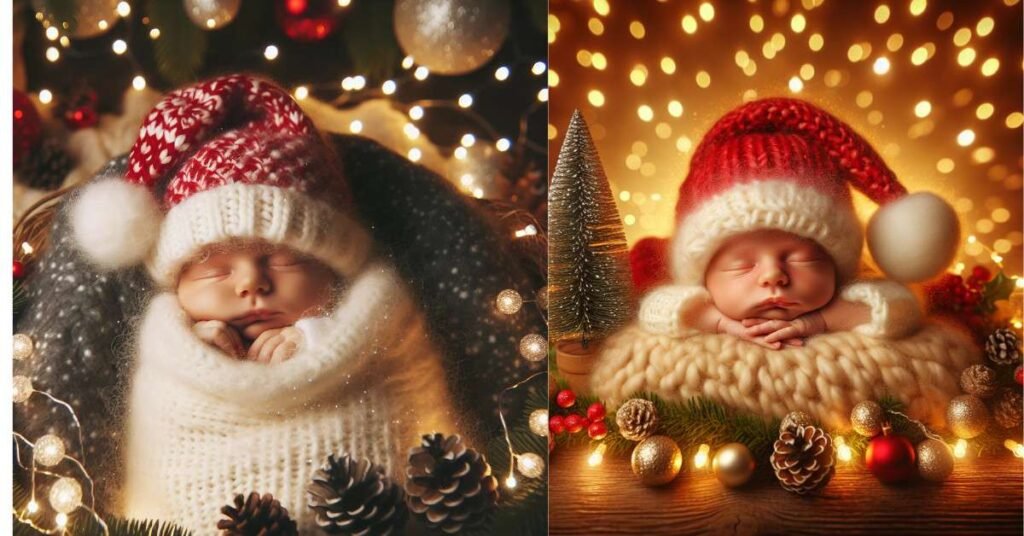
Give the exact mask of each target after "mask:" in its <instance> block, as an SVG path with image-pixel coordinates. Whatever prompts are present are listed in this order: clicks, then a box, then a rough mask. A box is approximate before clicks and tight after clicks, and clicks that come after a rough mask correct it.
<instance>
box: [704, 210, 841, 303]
mask: <svg viewBox="0 0 1024 536" xmlns="http://www.w3.org/2000/svg"><path fill="white" fill-rule="evenodd" d="M704 281H705V285H706V287H707V289H708V292H709V293H710V294H711V299H712V300H713V302H714V304H715V306H716V307H717V308H718V310H719V311H721V312H722V314H724V315H726V316H728V317H729V318H732V319H734V320H742V319H744V318H770V319H781V320H792V319H794V318H796V317H798V316H800V315H802V314H804V313H808V312H810V311H814V310H816V309H820V308H821V307H824V306H825V305H827V304H828V303H829V302H830V301H831V300H832V295H833V294H834V293H835V288H836V267H835V263H834V262H833V261H832V257H831V256H830V255H829V254H828V253H826V252H825V250H824V249H822V248H821V246H819V245H818V244H817V243H815V242H814V241H811V240H807V239H804V238H801V237H799V236H796V235H794V234H791V233H787V232H784V231H774V230H765V231H753V232H750V233H744V234H741V235H739V236H735V237H733V238H731V239H729V240H728V241H727V242H726V243H725V244H723V245H722V247H720V248H719V249H718V251H717V252H716V253H715V256H714V258H712V259H711V262H710V263H709V264H708V269H707V272H706V273H705V276H704Z"/></svg>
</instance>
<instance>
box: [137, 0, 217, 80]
mask: <svg viewBox="0 0 1024 536" xmlns="http://www.w3.org/2000/svg"><path fill="white" fill-rule="evenodd" d="M146 13H147V14H148V15H149V18H150V20H151V21H152V24H153V26H154V27H155V28H160V39H157V40H156V41H154V42H153V46H154V51H155V54H156V62H157V69H159V71H160V74H161V75H162V76H163V77H164V78H166V79H167V80H168V81H169V82H171V83H172V84H174V85H179V84H184V83H185V82H190V81H192V80H193V79H194V78H195V76H196V73H198V72H199V69H200V68H201V67H202V66H203V62H204V61H205V59H206V48H207V44H208V40H209V36H207V34H206V32H205V31H204V30H202V29H201V28H199V27H198V26H196V25H195V24H193V23H192V21H191V20H189V18H188V15H187V14H186V13H185V9H184V8H183V7H182V5H181V2H166V1H161V0H148V1H147V2H146Z"/></svg>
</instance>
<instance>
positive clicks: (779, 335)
mask: <svg viewBox="0 0 1024 536" xmlns="http://www.w3.org/2000/svg"><path fill="white" fill-rule="evenodd" d="M799 337H800V330H799V329H797V328H795V327H793V326H788V327H784V328H782V329H780V330H778V331H776V332H774V333H771V334H769V335H768V336H767V337H765V338H764V340H765V341H766V342H776V341H784V340H786V339H796V338H799Z"/></svg>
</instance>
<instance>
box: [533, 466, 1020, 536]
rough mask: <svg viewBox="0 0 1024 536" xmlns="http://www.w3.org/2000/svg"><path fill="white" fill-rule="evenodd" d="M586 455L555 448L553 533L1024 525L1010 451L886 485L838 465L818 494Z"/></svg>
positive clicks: (768, 480) (918, 530) (1001, 528)
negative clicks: (937, 480) (931, 479)
mask: <svg viewBox="0 0 1024 536" xmlns="http://www.w3.org/2000/svg"><path fill="white" fill-rule="evenodd" d="M587 455H588V451H586V450H584V449H581V448H564V449H556V450H555V452H553V453H552V454H551V461H550V480H549V482H550V484H549V485H550V488H549V490H550V491H549V493H550V503H549V504H550V513H549V519H550V521H549V523H550V533H551V534H586V535H594V534H643V535H654V534H766V533H767V534H779V533H784V534H811V533H813V534H825V533H829V532H832V533H842V534H856V533H872V534H986V535H990V534H1015V535H1018V536H1019V535H1020V534H1022V533H1024V511H1022V510H1024V460H1022V459H1020V458H1014V457H1013V456H1012V455H1010V454H1009V451H1007V452H1006V453H1005V454H1003V453H998V454H997V453H991V454H988V455H987V456H985V457H982V458H975V459H970V458H966V459H963V460H957V467H956V469H955V470H954V472H953V475H952V476H951V477H950V479H949V480H947V481H946V482H944V483H941V484H931V483H927V482H923V481H915V482H912V483H909V484H906V485H903V486H886V485H883V484H882V483H880V482H879V481H878V480H876V479H875V478H874V476H872V475H871V473H869V472H867V470H866V469H863V468H858V467H853V466H840V467H839V468H838V470H837V471H836V474H835V476H834V477H833V479H832V481H831V482H830V483H829V484H828V486H827V487H826V488H825V489H824V490H823V492H822V493H821V494H820V495H818V496H815V497H801V496H798V495H795V494H792V493H789V492H786V491H785V490H783V489H782V488H781V487H780V486H779V485H778V483H777V482H776V481H775V480H774V477H773V476H772V475H771V474H760V473H759V476H760V478H759V479H756V480H752V481H751V482H749V483H748V484H747V485H746V486H744V487H742V488H738V489H729V488H726V487H724V486H722V485H721V484H719V483H718V481H717V480H716V479H715V477H714V475H712V474H711V473H710V471H706V472H704V471H701V472H683V473H680V475H679V477H677V478H676V479H675V480H674V481H673V482H672V483H670V484H668V485H666V486H663V487H659V488H648V487H644V486H643V485H641V484H640V483H639V481H638V480H637V479H636V478H635V477H634V476H633V473H632V471H631V470H630V467H629V459H628V456H627V457H613V456H605V459H604V463H602V464H601V465H600V466H598V467H590V466H588V465H587V460H586V459H587ZM689 462H690V463H691V464H692V460H689Z"/></svg>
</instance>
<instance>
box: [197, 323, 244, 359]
mask: <svg viewBox="0 0 1024 536" xmlns="http://www.w3.org/2000/svg"><path fill="white" fill-rule="evenodd" d="M192 331H193V332H195V334H196V336H197V337H199V340H201V341H203V342H205V343H206V344H209V345H211V346H214V347H216V348H219V349H220V350H221V351H222V352H224V353H225V354H228V355H229V356H232V357H242V356H244V355H245V345H244V344H243V343H242V336H241V335H239V334H238V332H237V331H235V328H233V327H231V326H229V325H228V324H227V323H226V322H223V321H220V320H201V321H199V322H196V323H195V324H193V325H192Z"/></svg>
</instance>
